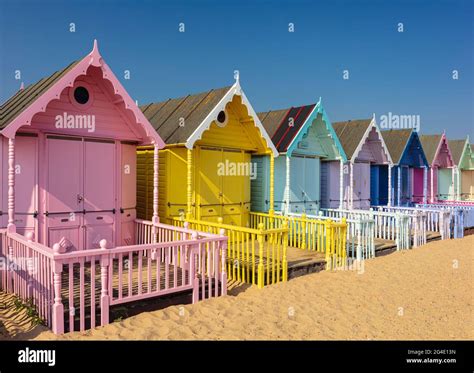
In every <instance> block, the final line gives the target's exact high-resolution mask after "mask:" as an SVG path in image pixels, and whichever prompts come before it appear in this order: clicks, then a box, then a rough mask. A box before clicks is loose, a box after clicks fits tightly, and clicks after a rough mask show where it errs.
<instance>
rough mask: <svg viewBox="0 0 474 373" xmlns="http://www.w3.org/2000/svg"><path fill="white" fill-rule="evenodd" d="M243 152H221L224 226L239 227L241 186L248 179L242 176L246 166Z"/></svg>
mask: <svg viewBox="0 0 474 373" xmlns="http://www.w3.org/2000/svg"><path fill="white" fill-rule="evenodd" d="M243 154H244V153H243V152H241V151H228V150H225V151H223V152H222V162H223V163H222V164H223V165H224V170H223V171H224V172H223V175H222V204H223V219H224V223H225V224H234V225H239V226H241V225H242V223H243V221H242V208H243V202H244V198H243V185H244V184H245V180H246V179H248V177H246V176H244V174H245V172H246V165H245V163H244V158H243Z"/></svg>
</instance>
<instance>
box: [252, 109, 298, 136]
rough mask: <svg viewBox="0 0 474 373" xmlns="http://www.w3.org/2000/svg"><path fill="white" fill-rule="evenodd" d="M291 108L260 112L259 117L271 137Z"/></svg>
mask: <svg viewBox="0 0 474 373" xmlns="http://www.w3.org/2000/svg"><path fill="white" fill-rule="evenodd" d="M289 111H290V109H281V110H272V111H267V112H264V113H259V114H258V117H259V118H260V121H261V122H262V124H263V127H264V128H265V130H266V131H267V133H268V135H269V136H270V137H273V135H274V134H275V132H276V130H277V129H278V127H279V125H280V123H281V122H282V121H283V119H285V117H286V115H287V114H288V112H289Z"/></svg>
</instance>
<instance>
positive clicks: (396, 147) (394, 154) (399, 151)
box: [381, 129, 412, 164]
mask: <svg viewBox="0 0 474 373" xmlns="http://www.w3.org/2000/svg"><path fill="white" fill-rule="evenodd" d="M381 133H382V137H383V141H385V145H387V149H388V151H389V152H390V157H391V158H392V161H393V163H394V164H398V163H400V161H401V159H402V156H403V151H404V150H405V147H406V145H407V143H408V140H410V136H411V133H412V130H411V129H402V130H386V131H381Z"/></svg>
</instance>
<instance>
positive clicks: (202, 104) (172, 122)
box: [140, 87, 231, 144]
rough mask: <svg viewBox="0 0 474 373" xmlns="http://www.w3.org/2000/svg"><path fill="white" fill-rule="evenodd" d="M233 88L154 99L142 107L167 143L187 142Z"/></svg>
mask: <svg viewBox="0 0 474 373" xmlns="http://www.w3.org/2000/svg"><path fill="white" fill-rule="evenodd" d="M230 88H231V87H224V88H219V89H211V90H209V91H206V92H202V93H197V94H193V95H187V96H184V97H180V98H175V99H168V100H166V101H162V102H155V103H151V104H148V105H143V106H140V109H141V110H142V112H143V114H144V115H145V117H146V118H147V119H148V120H149V121H150V123H151V124H152V126H153V127H154V128H155V130H156V131H157V132H158V134H159V135H160V137H161V138H162V139H163V140H164V142H165V143H166V144H179V143H184V142H186V140H187V139H188V138H189V137H190V136H191V134H192V133H193V132H194V130H195V129H196V128H197V127H199V125H200V124H201V123H202V122H203V120H204V119H205V118H206V117H207V115H208V114H209V113H210V112H211V111H212V109H213V108H214V107H215V106H216V105H217V104H218V103H219V101H220V100H221V99H222V98H223V97H224V95H225V94H226V93H227V92H228V91H229V90H230ZM183 119H184V125H183V124H182V120H183ZM180 124H181V125H180Z"/></svg>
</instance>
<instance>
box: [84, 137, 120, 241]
mask: <svg viewBox="0 0 474 373" xmlns="http://www.w3.org/2000/svg"><path fill="white" fill-rule="evenodd" d="M114 166H115V144H114V142H113V141H106V140H104V141H97V140H87V139H86V140H85V141H84V171H83V173H84V195H83V197H84V210H85V214H84V234H85V249H93V248H98V247H99V242H100V240H102V239H106V240H107V243H108V245H107V246H108V247H113V246H114V245H115V237H114V232H115V230H114V222H115V213H114V212H115V202H116V201H115V195H116V193H115V184H116V183H115V167H114Z"/></svg>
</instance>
